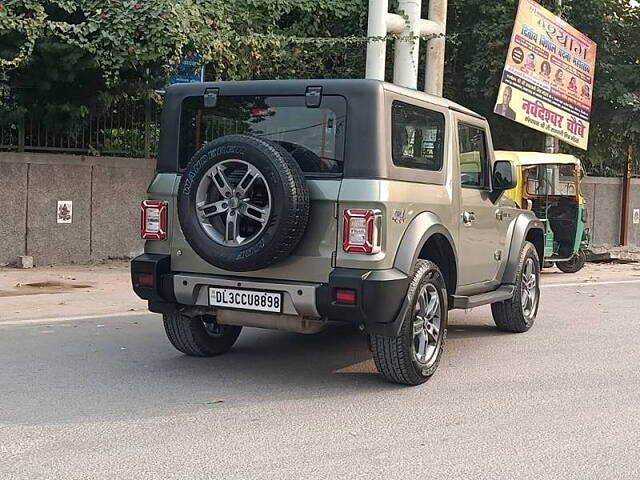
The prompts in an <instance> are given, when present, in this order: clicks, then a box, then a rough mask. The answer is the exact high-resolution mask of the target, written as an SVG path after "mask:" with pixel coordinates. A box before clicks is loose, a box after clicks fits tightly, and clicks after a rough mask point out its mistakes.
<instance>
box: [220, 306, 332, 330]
mask: <svg viewBox="0 0 640 480" xmlns="http://www.w3.org/2000/svg"><path fill="white" fill-rule="evenodd" d="M216 322H217V323H218V324H219V325H236V326H239V327H256V328H267V329H270V330H282V331H285V332H293V333H303V334H305V335H311V334H314V333H320V332H321V331H322V330H324V329H325V327H326V326H327V321H326V320H324V319H317V318H306V317H298V316H295V315H278V314H270V313H253V312H239V311H235V310H218V311H217V312H216Z"/></svg>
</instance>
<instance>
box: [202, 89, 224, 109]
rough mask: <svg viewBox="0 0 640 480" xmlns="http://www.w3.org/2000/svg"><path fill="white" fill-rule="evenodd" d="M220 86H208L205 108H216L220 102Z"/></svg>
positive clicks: (205, 95)
mask: <svg viewBox="0 0 640 480" xmlns="http://www.w3.org/2000/svg"><path fill="white" fill-rule="evenodd" d="M218 93H220V89H219V88H207V89H205V91H204V108H215V106H216V105H217V104H218Z"/></svg>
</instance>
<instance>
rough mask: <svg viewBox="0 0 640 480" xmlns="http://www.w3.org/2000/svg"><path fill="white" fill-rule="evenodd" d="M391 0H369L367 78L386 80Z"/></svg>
mask: <svg viewBox="0 0 640 480" xmlns="http://www.w3.org/2000/svg"><path fill="white" fill-rule="evenodd" d="M388 10H389V0H369V26H368V33H367V37H368V41H367V68H366V78H372V79H375V80H383V81H384V67H385V59H386V54H387V41H386V40H383V39H384V37H386V36H387V11H388Z"/></svg>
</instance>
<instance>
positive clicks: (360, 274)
mask: <svg viewBox="0 0 640 480" xmlns="http://www.w3.org/2000/svg"><path fill="white" fill-rule="evenodd" d="M170 267H171V265H170V257H169V256H166V255H151V254H145V255H141V256H139V257H137V258H135V259H134V260H133V261H132V262H131V277H132V282H133V289H134V291H135V292H136V294H137V295H138V296H139V297H140V298H142V299H144V300H148V301H149V309H150V310H151V311H154V312H159V313H167V312H169V311H173V310H175V309H180V308H189V307H201V308H206V309H208V308H210V307H209V298H208V288H209V287H212V286H217V287H228V288H240V289H250V290H252V289H253V290H265V291H276V292H282V293H283V312H282V313H283V314H284V315H296V316H300V317H307V318H327V319H329V320H336V321H342V322H348V323H353V324H355V325H364V327H365V328H366V330H367V331H368V332H369V333H379V334H390V335H392V334H394V332H395V331H397V329H398V328H399V322H400V321H401V319H400V318H399V312H400V309H401V307H402V305H403V302H404V300H405V297H406V294H407V290H408V288H409V282H410V278H409V277H407V276H406V275H405V274H404V273H402V272H400V271H399V270H395V269H390V270H374V271H369V270H357V269H349V268H336V269H334V270H333V271H332V272H331V274H330V275H329V281H328V282H327V283H302V282H287V281H271V280H268V281H264V280H257V279H251V278H239V277H226V276H214V275H202V274H191V273H174V272H171V271H170ZM139 273H147V274H149V273H150V274H152V275H154V281H153V286H144V287H143V286H141V285H140V282H138V281H137V279H138V274H139ZM337 289H350V290H353V291H355V293H356V303H355V304H353V305H347V304H341V303H339V302H337V301H336V300H335V292H336V290H337Z"/></svg>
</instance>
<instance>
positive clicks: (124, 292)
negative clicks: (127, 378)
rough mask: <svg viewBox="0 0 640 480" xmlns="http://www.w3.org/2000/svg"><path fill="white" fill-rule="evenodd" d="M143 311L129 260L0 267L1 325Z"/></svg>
mask: <svg viewBox="0 0 640 480" xmlns="http://www.w3.org/2000/svg"><path fill="white" fill-rule="evenodd" d="M146 311H147V304H146V302H145V301H142V300H140V299H139V298H138V297H137V296H136V295H135V294H134V293H133V291H132V289H131V279H130V274H129V262H124V261H114V262H108V263H104V264H95V265H63V266H54V267H37V268H32V269H28V270H18V269H14V268H0V323H1V322H7V321H17V320H42V319H49V318H51V319H62V318H75V317H87V316H102V315H111V314H116V313H125V312H126V313H133V312H141V313H142V312H146Z"/></svg>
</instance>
